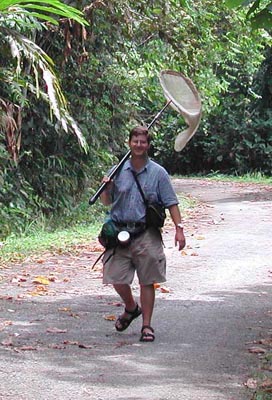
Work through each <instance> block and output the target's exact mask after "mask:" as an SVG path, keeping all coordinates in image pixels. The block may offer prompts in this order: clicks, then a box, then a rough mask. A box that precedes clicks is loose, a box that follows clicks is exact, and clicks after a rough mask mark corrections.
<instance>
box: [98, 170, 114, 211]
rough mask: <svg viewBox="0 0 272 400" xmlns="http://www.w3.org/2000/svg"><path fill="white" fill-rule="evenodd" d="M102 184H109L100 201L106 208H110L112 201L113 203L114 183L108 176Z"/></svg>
mask: <svg viewBox="0 0 272 400" xmlns="http://www.w3.org/2000/svg"><path fill="white" fill-rule="evenodd" d="M102 183H107V186H106V187H105V189H104V190H103V192H102V193H101V195H100V200H101V202H102V204H104V206H109V205H110V204H111V203H112V201H111V188H112V181H110V178H109V177H108V176H104V178H103V179H102Z"/></svg>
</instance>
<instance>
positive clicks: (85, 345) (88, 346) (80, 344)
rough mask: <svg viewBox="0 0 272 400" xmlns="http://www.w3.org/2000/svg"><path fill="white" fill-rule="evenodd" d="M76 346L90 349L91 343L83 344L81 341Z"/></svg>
mask: <svg viewBox="0 0 272 400" xmlns="http://www.w3.org/2000/svg"><path fill="white" fill-rule="evenodd" d="M78 347H79V348H80V349H92V346H91V345H88V344H83V343H79V345H78Z"/></svg>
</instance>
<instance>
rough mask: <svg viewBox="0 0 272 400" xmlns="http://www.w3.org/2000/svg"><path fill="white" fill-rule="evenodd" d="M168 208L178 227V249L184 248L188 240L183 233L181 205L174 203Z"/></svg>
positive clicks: (176, 240)
mask: <svg viewBox="0 0 272 400" xmlns="http://www.w3.org/2000/svg"><path fill="white" fill-rule="evenodd" d="M168 209H169V212H170V215H171V218H172V221H173V222H174V224H175V227H176V234H175V246H176V245H177V244H178V245H179V248H178V249H179V250H182V249H183V248H184V247H185V245H186V240H185V236H184V233H183V227H182V223H181V215H180V211H179V207H178V205H177V204H174V205H172V206H170V207H169V208H168Z"/></svg>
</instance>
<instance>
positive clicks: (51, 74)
mask: <svg viewBox="0 0 272 400" xmlns="http://www.w3.org/2000/svg"><path fill="white" fill-rule="evenodd" d="M244 3H247V4H246V5H247V7H241V6H243V5H244ZM268 3H269V2H266V1H263V2H262V1H251V2H243V1H239V0H227V1H226V2H218V1H216V0H207V1H205V2H203V1H201V0H194V1H190V0H164V1H162V0H150V1H149V2H146V1H143V0H139V1H137V2H135V1H132V0H111V1H109V0H103V1H102V0H88V1H87V0H82V1H79V0H66V1H65V3H60V2H59V1H58V0H47V1H46V2H42V1H40V0H33V1H30V2H29V1H25V0H17V1H16V0H2V1H1V2H0V44H1V47H0V77H1V80H0V238H5V237H7V236H8V235H10V234H11V233H14V234H17V233H20V232H23V231H24V230H25V229H26V226H30V225H31V224H33V223H34V222H35V221H36V220H43V219H51V220H52V221H54V220H55V217H56V216H57V215H58V216H62V218H63V221H66V223H67V224H69V223H70V222H71V221H69V215H72V214H71V213H72V212H73V211H74V210H75V208H77V207H78V205H79V204H81V207H83V208H84V207H86V209H87V207H88V205H87V199H86V196H87V195H91V194H93V192H94V191H95V189H96V188H97V187H98V185H99V182H100V180H101V178H102V176H103V174H104V173H105V172H106V171H107V170H108V168H109V167H110V166H111V165H113V164H114V163H116V162H117V161H118V159H119V158H120V157H122V156H123V155H124V154H125V153H126V151H127V148H126V144H125V143H126V139H127V135H128V131H129V129H130V128H131V127H132V126H133V125H135V124H138V123H140V124H142V123H144V124H148V122H150V121H151V120H152V118H153V117H154V115H156V113H157V112H158V111H159V110H160V109H161V108H162V107H163V105H164V104H165V99H164V97H163V94H162V90H161V88H160V85H159V81H158V75H159V72H160V71H161V70H164V69H171V70H177V71H181V72H183V73H184V74H185V75H187V76H188V77H190V78H191V79H192V80H193V82H194V83H195V85H196V87H197V88H198V90H199V92H200V95H201V99H202V104H203V115H202V121H201V124H200V127H199V128H198V131H197V133H196V134H195V136H194V137H193V139H192V140H191V141H190V142H189V144H188V145H187V146H186V148H185V149H184V150H183V151H182V152H180V153H177V152H175V151H174V139H175V137H176V136H177V134H178V132H180V131H181V130H183V129H184V127H185V126H186V124H185V122H184V120H183V119H182V118H180V117H179V116H178V115H177V113H176V112H174V111H171V110H168V111H167V112H165V113H164V114H163V116H162V118H161V119H160V120H159V121H158V122H157V123H156V124H155V126H154V127H153V128H152V133H153V136H154V140H153V148H152V154H151V155H152V157H153V158H154V159H155V160H157V161H158V162H160V164H162V165H163V166H164V167H165V168H166V169H167V170H168V171H169V173H171V174H182V175H185V174H192V173H194V174H195V173H198V174H199V173H201V174H207V173H210V172H211V171H219V172H220V173H229V174H238V175H239V174H244V173H249V172H256V173H262V174H265V175H271V167H272V158H271V150H272V139H271V128H272V114H271V93H272V80H271V76H272V75H271V71H272V51H271V36H270V27H271V19H270V11H269V8H268V5H269V4H268ZM261 6H263V7H261ZM253 28H254V29H253ZM86 194H87V195H86ZM96 208H99V205H97V206H96ZM96 208H95V207H94V210H96ZM87 214H88V213H87V212H86V215H87ZM73 215H74V214H73ZM92 215H95V212H93V213H92ZM88 218H91V217H90V214H88V216H86V221H87V222H88Z"/></svg>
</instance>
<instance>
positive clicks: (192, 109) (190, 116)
mask: <svg viewBox="0 0 272 400" xmlns="http://www.w3.org/2000/svg"><path fill="white" fill-rule="evenodd" d="M159 79H160V84H161V87H162V89H163V92H164V96H165V97H166V99H167V100H168V101H170V106H171V107H172V108H173V109H174V110H176V111H177V112H179V113H180V114H181V115H182V116H183V118H184V119H185V122H186V123H187V124H188V128H187V129H185V130H184V131H182V132H180V133H179V134H178V136H177V137H176V140H175V150H176V151H181V150H182V149H183V148H184V147H185V145H186V144H187V142H188V141H189V140H190V139H191V138H192V136H193V135H194V134H195V132H196V130H197V128H198V126H199V123H200V119H201V99H200V96H199V93H198V91H197V89H196V87H195V86H194V84H193V82H192V81H191V79H189V78H187V77H186V76H184V75H183V74H182V73H181V72H176V71H169V70H166V71H161V73H160V76H159Z"/></svg>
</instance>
